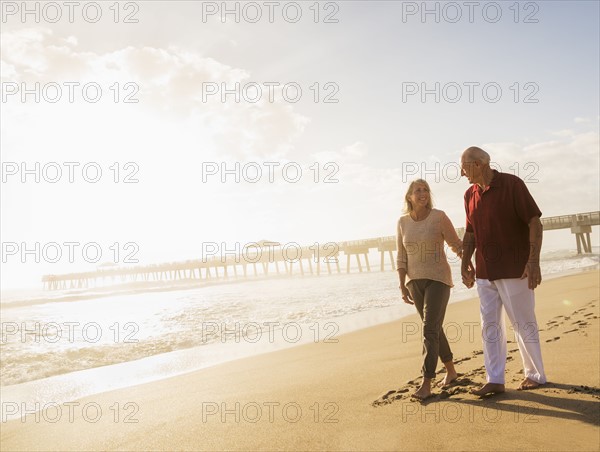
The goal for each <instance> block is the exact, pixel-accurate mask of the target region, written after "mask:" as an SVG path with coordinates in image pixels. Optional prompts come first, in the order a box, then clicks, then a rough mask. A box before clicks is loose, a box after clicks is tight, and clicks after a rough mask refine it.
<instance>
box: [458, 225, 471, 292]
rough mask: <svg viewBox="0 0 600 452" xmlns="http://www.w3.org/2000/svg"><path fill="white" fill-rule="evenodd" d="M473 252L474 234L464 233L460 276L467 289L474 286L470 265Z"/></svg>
mask: <svg viewBox="0 0 600 452" xmlns="http://www.w3.org/2000/svg"><path fill="white" fill-rule="evenodd" d="M474 252H475V234H473V233H472V232H465V236H464V237H463V252H462V265H461V268H460V272H461V274H462V280H463V284H464V285H465V286H467V287H468V288H469V289H470V288H471V287H473V284H475V269H474V268H473V265H472V264H471V258H472V257H473V253H474Z"/></svg>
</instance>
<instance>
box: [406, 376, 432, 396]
mask: <svg viewBox="0 0 600 452" xmlns="http://www.w3.org/2000/svg"><path fill="white" fill-rule="evenodd" d="M411 397H414V398H415V399H418V400H425V399H427V398H429V397H431V378H423V383H421V387H420V388H419V389H418V390H417V392H415V393H414V394H413V395H412V396H411Z"/></svg>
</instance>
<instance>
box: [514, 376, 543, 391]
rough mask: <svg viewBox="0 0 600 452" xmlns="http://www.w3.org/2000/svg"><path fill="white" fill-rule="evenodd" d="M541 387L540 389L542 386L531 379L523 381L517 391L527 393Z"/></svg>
mask: <svg viewBox="0 0 600 452" xmlns="http://www.w3.org/2000/svg"><path fill="white" fill-rule="evenodd" d="M539 387H540V384H539V383H538V382H537V381H534V380H532V379H531V378H526V379H525V380H523V381H522V382H521V384H520V385H519V387H518V388H517V390H518V391H526V390H528V389H535V388H539Z"/></svg>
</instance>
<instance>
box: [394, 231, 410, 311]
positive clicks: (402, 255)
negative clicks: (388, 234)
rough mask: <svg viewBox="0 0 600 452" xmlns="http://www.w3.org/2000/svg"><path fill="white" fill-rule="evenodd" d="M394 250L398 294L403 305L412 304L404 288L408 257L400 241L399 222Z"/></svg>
mask: <svg viewBox="0 0 600 452" xmlns="http://www.w3.org/2000/svg"><path fill="white" fill-rule="evenodd" d="M396 249H397V250H398V256H397V258H396V267H397V269H398V278H399V280H400V286H399V287H400V292H402V299H403V300H404V302H405V303H408V304H414V303H413V302H412V297H411V295H410V292H409V291H408V288H407V287H406V274H407V270H408V255H407V253H406V248H405V247H404V241H403V240H402V226H401V224H400V220H398V225H397V227H396Z"/></svg>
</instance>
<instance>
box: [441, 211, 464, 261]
mask: <svg viewBox="0 0 600 452" xmlns="http://www.w3.org/2000/svg"><path fill="white" fill-rule="evenodd" d="M441 224H442V236H443V237H444V240H445V241H446V243H447V244H448V246H449V247H450V248H451V249H452V251H454V252H455V253H456V255H457V256H458V257H461V258H462V252H463V243H462V240H461V239H460V238H459V237H458V234H457V233H456V229H454V225H453V224H452V221H450V218H448V216H447V215H446V214H445V213H444V212H442V221H441Z"/></svg>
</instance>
